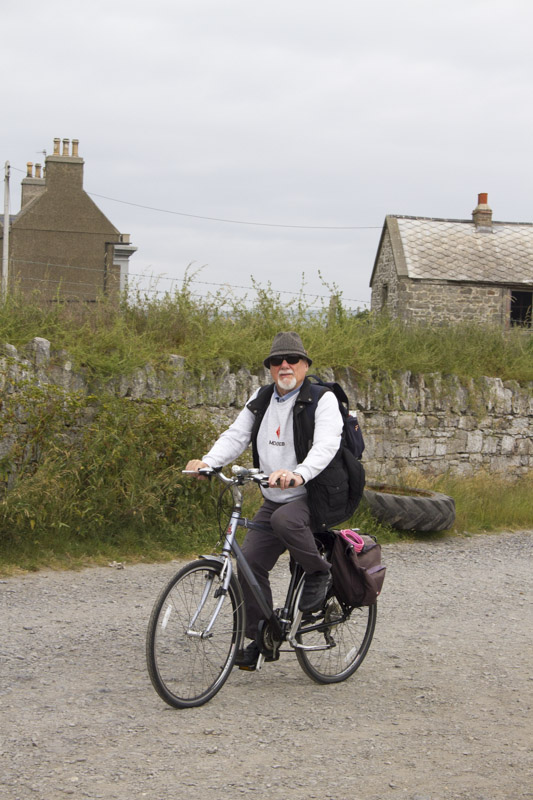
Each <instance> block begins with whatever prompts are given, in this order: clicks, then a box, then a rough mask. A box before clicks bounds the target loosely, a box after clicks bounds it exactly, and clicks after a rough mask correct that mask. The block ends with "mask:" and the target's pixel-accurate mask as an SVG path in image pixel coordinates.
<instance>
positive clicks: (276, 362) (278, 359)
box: [268, 356, 302, 367]
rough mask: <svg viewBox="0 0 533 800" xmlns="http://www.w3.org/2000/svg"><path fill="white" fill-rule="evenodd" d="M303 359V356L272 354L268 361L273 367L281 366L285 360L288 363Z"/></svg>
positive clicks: (295, 362)
mask: <svg viewBox="0 0 533 800" xmlns="http://www.w3.org/2000/svg"><path fill="white" fill-rule="evenodd" d="M301 360H302V357H301V356H272V357H271V358H270V359H269V362H268V363H269V364H270V366H271V367H281V365H282V364H283V362H284V361H286V362H287V364H297V363H298V361H301Z"/></svg>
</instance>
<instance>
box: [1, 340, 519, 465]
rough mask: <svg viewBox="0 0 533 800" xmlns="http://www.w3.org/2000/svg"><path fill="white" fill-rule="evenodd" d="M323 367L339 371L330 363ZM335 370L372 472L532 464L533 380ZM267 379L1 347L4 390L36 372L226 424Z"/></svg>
mask: <svg viewBox="0 0 533 800" xmlns="http://www.w3.org/2000/svg"><path fill="white" fill-rule="evenodd" d="M322 377H323V379H325V380H333V374H332V373H331V374H327V373H323V374H322ZM336 377H337V380H339V382H341V383H342V385H343V386H344V388H345V389H346V391H347V394H348V396H349V399H350V406H351V408H352V409H355V410H356V413H357V415H358V417H359V421H360V424H361V428H362V430H363V435H364V438H365V442H366V450H365V454H364V458H363V461H364V464H365V469H366V471H367V476H368V477H369V478H370V479H385V480H391V479H393V478H394V477H395V476H397V475H398V474H400V473H401V472H403V471H405V470H412V469H414V470H418V471H420V472H422V473H426V474H440V473H442V472H446V471H450V472H452V473H454V474H462V475H467V474H472V473H474V472H476V471H478V470H480V469H484V470H487V471H490V472H494V473H497V474H499V475H505V476H508V477H513V476H515V477H518V476H520V475H523V474H525V473H527V472H528V471H530V470H533V383H529V384H528V385H526V386H520V385H519V384H518V383H517V382H515V381H506V382H502V381H501V380H500V379H499V378H482V379H481V380H479V381H475V382H474V381H467V382H464V381H460V380H459V379H457V378H456V377H453V376H442V375H440V374H438V373H435V374H430V375H414V374H411V373H409V372H403V373H399V374H395V375H393V376H387V375H382V376H379V375H366V376H364V379H362V380H358V381H354V380H353V378H352V376H351V375H350V374H349V373H348V372H345V373H343V374H338V375H337V376H336ZM269 379H270V376H269V373H268V372H267V370H265V369H261V370H260V371H259V372H257V373H256V374H253V373H251V372H249V371H248V370H246V369H241V370H239V371H238V372H231V371H230V369H229V365H228V364H227V363H225V362H220V363H219V364H217V365H216V367H215V368H214V369H213V370H212V371H210V372H209V373H206V374H205V375H203V376H201V377H200V378H195V377H194V376H193V375H191V374H189V373H188V372H187V371H186V369H185V360H184V359H183V358H182V357H181V356H177V355H172V356H169V359H168V363H167V364H166V365H165V366H164V367H163V368H160V369H158V370H156V369H154V368H153V367H151V366H146V367H143V368H142V369H139V370H137V371H136V372H135V373H133V374H132V375H129V376H123V377H120V378H116V379H113V380H111V381H108V382H105V383H104V382H95V381H90V380H88V379H87V377H86V376H84V375H83V374H81V373H77V372H76V371H75V370H73V367H72V363H71V361H70V359H69V358H68V354H67V353H65V352H64V351H61V352H51V349H50V343H49V342H48V341H47V340H46V339H34V340H33V341H32V342H30V344H29V345H28V346H27V347H26V348H25V349H24V350H21V351H20V352H18V351H17V350H16V349H15V348H14V347H12V346H11V345H4V346H3V348H2V350H1V353H0V391H1V392H2V393H5V392H9V393H11V394H13V393H15V394H16V393H17V392H18V391H22V388H23V385H24V383H25V382H27V381H31V382H36V383H37V384H39V385H40V386H41V387H46V386H47V385H50V384H52V385H54V386H59V387H61V388H62V389H63V390H64V391H66V392H69V393H71V392H79V393H81V394H96V395H97V396H98V394H101V393H103V392H111V393H113V394H116V395H117V396H120V397H128V398H131V399H132V400H140V401H142V400H143V399H163V400H167V401H168V402H173V401H180V402H181V401H183V402H185V403H186V404H187V405H188V406H190V407H202V408H205V413H206V414H209V415H212V416H214V418H215V419H216V420H217V421H218V422H219V423H220V425H224V424H227V423H229V422H230V421H232V420H233V419H234V418H235V417H236V415H237V414H238V412H239V410H240V409H241V408H242V406H243V404H244V403H245V401H246V399H247V398H248V397H249V396H250V394H252V392H253V391H254V390H255V389H257V388H258V387H259V386H260V385H264V384H266V383H268V382H269ZM201 455H202V454H201V453H194V454H193V453H191V456H201Z"/></svg>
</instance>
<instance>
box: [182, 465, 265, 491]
mask: <svg viewBox="0 0 533 800" xmlns="http://www.w3.org/2000/svg"><path fill="white" fill-rule="evenodd" d="M231 471H232V472H233V474H234V476H235V477H234V478H228V477H227V476H226V475H224V474H223V473H222V472H221V469H220V468H218V469H217V468H214V467H200V469H198V470H192V469H182V474H184V475H203V476H204V477H205V478H212V477H213V476H215V477H217V478H218V479H219V480H220V481H222V483H225V484H226V485H230V484H238V483H248V482H249V481H253V482H254V483H258V484H259V485H260V486H263V487H264V488H268V475H265V473H264V472H260V471H259V470H258V469H256V468H255V467H252V468H251V469H248V468H247V467H239V466H237V465H236V464H235V465H234V466H233V467H232V468H231Z"/></svg>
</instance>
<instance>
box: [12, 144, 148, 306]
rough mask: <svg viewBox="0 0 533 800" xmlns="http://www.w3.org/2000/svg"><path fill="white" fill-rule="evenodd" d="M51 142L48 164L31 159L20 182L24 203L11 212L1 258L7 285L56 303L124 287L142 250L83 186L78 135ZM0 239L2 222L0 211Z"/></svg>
mask: <svg viewBox="0 0 533 800" xmlns="http://www.w3.org/2000/svg"><path fill="white" fill-rule="evenodd" d="M60 149H61V140H60V139H54V152H53V154H52V155H49V156H47V157H46V159H45V167H44V170H43V171H42V172H41V165H40V164H36V165H35V171H34V168H33V164H32V163H28V170H27V175H26V177H25V178H24V179H23V180H22V196H21V208H20V211H19V213H18V214H15V215H10V226H9V237H8V256H7V259H6V263H5V264H4V260H2V276H3V277H4V268H5V267H7V269H6V274H7V279H6V280H5V281H3V285H4V286H6V283H7V287H6V288H7V290H8V291H12V290H13V289H14V288H15V287H16V288H17V289H20V290H21V291H22V292H24V293H25V294H26V293H34V292H35V291H37V292H38V295H39V297H40V298H42V299H44V300H45V301H51V300H53V299H54V298H57V297H61V298H63V299H66V300H75V301H82V302H91V301H94V300H96V299H97V298H98V297H101V296H102V295H110V294H113V293H116V292H117V291H118V289H119V288H122V289H123V288H124V287H125V283H126V276H127V273H128V260H129V257H130V256H131V255H132V253H134V252H135V251H136V250H137V248H136V247H133V246H132V245H131V244H130V240H129V234H125V233H120V231H119V230H118V229H117V228H116V227H115V226H114V225H113V224H112V223H111V222H110V221H109V220H108V219H107V217H106V216H105V215H104V214H103V213H102V212H101V211H100V209H99V208H98V206H97V205H96V204H95V203H94V201H93V200H92V199H91V198H90V197H89V195H88V194H87V193H86V192H85V191H84V189H83V165H84V161H83V159H82V158H80V157H79V155H78V140H77V139H73V140H72V149H70V142H69V140H68V139H63V148H62V152H60ZM0 223H1V224H0V239H1V240H2V245H0V247H2V249H3V236H4V227H3V223H4V219H3V216H0Z"/></svg>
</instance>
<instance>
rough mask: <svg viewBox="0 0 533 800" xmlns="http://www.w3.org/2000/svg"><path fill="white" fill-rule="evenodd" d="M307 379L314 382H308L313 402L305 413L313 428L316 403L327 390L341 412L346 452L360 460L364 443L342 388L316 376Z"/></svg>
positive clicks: (309, 376)
mask: <svg viewBox="0 0 533 800" xmlns="http://www.w3.org/2000/svg"><path fill="white" fill-rule="evenodd" d="M307 377H308V378H313V381H314V383H313V382H310V383H311V394H312V397H313V402H312V403H311V405H309V406H307V413H308V414H309V415H310V418H311V421H312V423H313V426H314V424H315V411H316V407H317V405H318V401H319V400H320V398H321V397H322V395H323V394H324V392H325V391H326V390H327V389H329V390H330V391H332V392H333V394H334V395H335V397H336V398H337V402H338V404H339V411H340V412H341V416H342V423H343V426H344V431H343V436H344V444H345V445H346V447H347V448H348V450H350V451H351V452H352V453H353V454H354V456H355V457H356V458H358V459H359V460H360V459H361V456H362V455H363V450H364V449H365V443H364V440H363V434H362V433H361V428H360V427H359V422H358V421H357V417H354V416H353V415H352V414H350V403H349V401H348V398H347V396H346V392H345V391H344V389H343V388H342V386H340V384H338V383H335V382H334V381H323V380H321V379H320V378H319V377H318V375H308V376H307Z"/></svg>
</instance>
